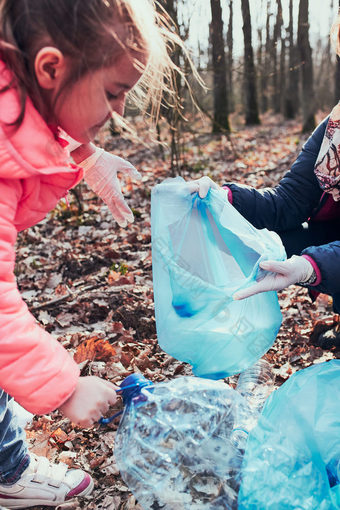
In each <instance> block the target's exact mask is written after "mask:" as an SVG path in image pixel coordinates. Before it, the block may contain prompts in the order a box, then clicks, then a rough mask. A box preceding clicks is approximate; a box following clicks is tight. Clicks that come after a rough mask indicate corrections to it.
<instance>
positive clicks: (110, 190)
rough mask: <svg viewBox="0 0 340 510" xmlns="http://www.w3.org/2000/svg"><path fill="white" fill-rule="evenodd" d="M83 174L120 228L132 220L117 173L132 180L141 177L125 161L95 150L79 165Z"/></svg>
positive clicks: (101, 150) (98, 149)
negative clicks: (126, 175) (125, 175)
mask: <svg viewBox="0 0 340 510" xmlns="http://www.w3.org/2000/svg"><path fill="white" fill-rule="evenodd" d="M80 166H81V167H82V168H83V169H84V172H85V177H84V178H85V181H86V182H87V184H88V185H89V187H90V188H91V189H92V190H93V191H94V192H95V193H96V194H97V195H98V196H99V197H100V198H101V199H102V200H103V201H104V202H105V204H106V205H107V206H108V208H109V209H110V211H111V213H112V216H113V217H114V219H115V220H116V221H117V223H118V225H120V226H121V227H126V225H127V224H128V223H132V222H133V220H134V217H133V213H132V211H131V209H130V208H129V206H128V205H127V203H126V202H125V200H124V197H123V194H122V192H121V189H120V184H119V180H118V177H117V172H122V173H126V174H128V175H129V176H130V177H132V178H134V179H138V180H139V179H140V178H141V175H140V173H139V172H138V170H136V168H135V167H134V166H132V165H131V163H129V162H128V161H126V160H125V159H122V158H120V157H118V156H114V155H113V154H110V153H108V152H105V151H104V150H103V149H100V148H97V149H96V152H94V153H93V154H92V155H91V156H90V157H88V158H87V159H85V160H84V161H82V162H81V163H80Z"/></svg>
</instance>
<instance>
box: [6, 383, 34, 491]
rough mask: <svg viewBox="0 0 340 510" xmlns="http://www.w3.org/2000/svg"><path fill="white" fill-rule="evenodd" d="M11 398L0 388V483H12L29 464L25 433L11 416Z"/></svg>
mask: <svg viewBox="0 0 340 510" xmlns="http://www.w3.org/2000/svg"><path fill="white" fill-rule="evenodd" d="M12 403H13V402H12V399H11V397H10V396H9V395H7V393H5V392H4V391H3V390H1V389H0V483H1V484H13V483H15V482H17V481H18V480H19V478H20V477H21V475H22V473H23V472H24V470H25V469H26V468H27V466H28V465H29V454H28V451H27V445H26V434H25V431H24V430H23V429H21V428H20V427H19V426H18V424H17V420H16V418H15V416H13V410H12Z"/></svg>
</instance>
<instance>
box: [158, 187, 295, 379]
mask: <svg viewBox="0 0 340 510" xmlns="http://www.w3.org/2000/svg"><path fill="white" fill-rule="evenodd" d="M151 228H152V259H153V282H154V298H155V313H156V325H157V334H158V341H159V345H160V346H161V347H162V349H164V351H166V352H167V353H168V354H170V355H171V356H173V357H174V358H177V359H179V360H181V361H185V362H187V363H190V364H191V365H192V366H193V372H194V374H195V375H197V376H201V377H206V378H212V379H220V378H223V377H226V376H229V375H232V374H235V373H239V372H241V371H243V370H245V369H246V368H247V367H248V366H250V365H252V364H253V363H254V362H255V361H256V360H257V359H259V358H260V357H261V356H262V355H263V354H264V353H265V352H266V351H267V350H268V349H269V348H270V347H271V345H272V344H273V342H274V340H275V338H276V335H277V332H278V330H279V328H280V325H281V319H282V317H281V312H280V308H279V304H278V299H277V295H276V293H275V292H266V293H262V294H258V295H256V296H252V297H250V298H248V299H246V300H243V301H233V299H232V295H233V294H234V292H236V290H238V289H241V288H243V287H245V286H247V285H250V284H252V283H253V282H254V281H255V279H256V278H259V276H260V272H261V271H262V270H261V269H260V268H259V262H260V261H262V260H268V259H274V260H284V259H285V257H286V255H285V251H284V248H283V245H282V243H281V240H280V238H279V236H278V235H277V234H275V233H273V232H269V231H268V230H266V229H263V230H257V229H256V228H254V227H253V226H252V225H251V224H250V223H249V222H248V221H247V220H245V219H244V218H243V217H242V216H241V214H240V213H239V212H238V211H236V209H235V208H234V207H233V206H232V205H231V204H230V203H229V202H228V200H227V195H226V192H225V191H224V190H223V189H219V190H212V189H211V190H210V191H209V192H208V195H207V197H206V198H205V199H201V198H200V197H199V196H198V194H197V193H194V194H191V193H190V192H189V190H188V186H187V184H186V183H185V181H184V180H183V179H182V178H180V177H178V178H176V179H167V180H166V181H164V182H163V183H161V184H159V185H157V186H155V188H154V189H153V191H152V199H151Z"/></svg>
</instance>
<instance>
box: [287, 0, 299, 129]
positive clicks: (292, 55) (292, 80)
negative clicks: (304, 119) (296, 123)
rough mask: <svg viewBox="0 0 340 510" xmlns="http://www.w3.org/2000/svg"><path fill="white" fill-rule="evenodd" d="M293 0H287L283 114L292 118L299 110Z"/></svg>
mask: <svg viewBox="0 0 340 510" xmlns="http://www.w3.org/2000/svg"><path fill="white" fill-rule="evenodd" d="M293 22H294V20H293V0H289V25H288V28H287V32H288V46H289V49H288V54H289V57H288V58H289V64H288V65H289V72H288V86H287V88H286V94H285V109H284V114H285V117H286V118H287V119H294V117H296V115H297V113H298V111H299V93H298V91H299V74H300V73H299V65H298V49H297V47H296V45H295V42H294V24H293Z"/></svg>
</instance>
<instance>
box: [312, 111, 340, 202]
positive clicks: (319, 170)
mask: <svg viewBox="0 0 340 510" xmlns="http://www.w3.org/2000/svg"><path fill="white" fill-rule="evenodd" d="M314 173H315V175H316V178H317V180H318V181H319V185H320V187H321V189H323V190H324V191H325V192H326V193H330V194H331V195H332V197H333V199H334V200H335V201H336V202H337V201H339V200H340V103H338V104H337V105H336V106H335V107H334V108H333V110H332V111H331V114H330V117H329V120H328V124H327V127H326V131H325V135H324V137H323V140H322V144H321V148H320V151H319V155H318V157H317V160H316V163H315V167H314Z"/></svg>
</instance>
